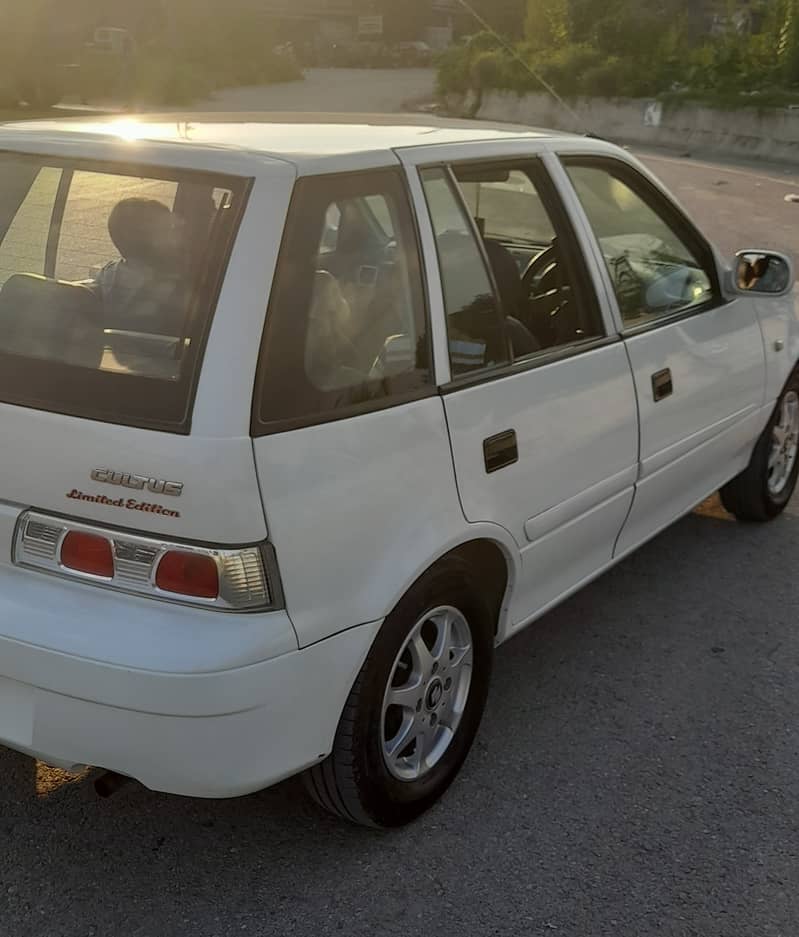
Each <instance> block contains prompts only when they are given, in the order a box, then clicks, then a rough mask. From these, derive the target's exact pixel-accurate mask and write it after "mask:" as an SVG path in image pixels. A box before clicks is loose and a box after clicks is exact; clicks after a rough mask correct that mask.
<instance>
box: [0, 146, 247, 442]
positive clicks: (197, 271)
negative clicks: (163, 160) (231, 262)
mask: <svg viewBox="0 0 799 937" xmlns="http://www.w3.org/2000/svg"><path fill="white" fill-rule="evenodd" d="M245 192H246V182H244V181H242V180H232V179H227V178H225V177H216V176H208V175H205V174H195V173H176V174H172V173H170V172H164V173H162V172H161V171H160V170H133V169H130V170H128V169H126V168H117V167H115V168H113V169H109V168H108V167H107V166H104V167H99V166H90V165H77V164H74V163H59V162H58V161H57V160H52V159H42V158H39V157H28V156H16V155H11V154H3V155H0V401H3V402H6V403H15V404H21V405H23V406H31V407H36V408H38V409H43V410H52V411H55V412H61V413H69V414H74V415H77V416H82V417H87V418H90V419H98V420H105V421H108V422H115V423H125V424H129V425H133V426H143V427H153V428H158V429H166V430H172V431H174V432H187V431H188V428H189V413H190V405H191V400H192V397H193V392H194V387H195V384H196V377H197V369H198V364H199V360H200V355H201V353H202V349H203V343H204V337H205V335H206V333H207V329H208V325H209V320H210V317H211V314H212V312H213V305H214V302H215V299H216V294H217V292H218V288H219V284H220V282H221V274H222V272H223V267H224V263H225V260H226V256H227V253H228V251H229V247H230V244H231V243H232V237H233V234H234V232H235V227H236V224H237V219H238V217H239V214H240V211H241V208H242V205H243V199H244V195H245Z"/></svg>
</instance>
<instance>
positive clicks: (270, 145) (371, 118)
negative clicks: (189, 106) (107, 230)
mask: <svg viewBox="0 0 799 937" xmlns="http://www.w3.org/2000/svg"><path fill="white" fill-rule="evenodd" d="M566 136H568V135H566V134H562V133H556V132H554V131H547V130H538V129H532V128H527V127H522V126H517V125H513V124H498V123H488V122H482V121H468V120H458V119H448V118H440V117H434V116H429V115H419V114H392V115H378V114H300V113H288V112H286V113H256V114H233V113H203V114H178V113H170V114H147V113H145V114H141V115H115V116H111V117H106V116H98V117H96V118H94V117H92V118H86V117H85V116H84V117H80V118H68V119H60V120H46V121H42V120H39V121H26V122H16V123H7V124H2V125H0V149H2V148H3V139H6V140H8V141H12V139H13V148H15V149H18V148H20V146H21V144H23V143H24V141H25V140H28V141H31V140H33V139H36V140H38V141H39V143H40V144H42V143H43V142H44V140H50V141H52V142H53V143H54V144H63V143H65V142H67V141H68V142H70V143H72V144H75V143H77V142H78V141H79V140H81V139H82V140H85V141H87V142H89V141H95V142H96V141H104V142H106V143H109V144H114V143H116V144H119V142H120V141H124V142H125V143H126V144H129V143H131V142H138V143H142V144H150V145H153V144H156V145H157V144H163V145H169V146H177V145H180V146H181V147H183V148H184V149H189V150H194V151H196V150H198V149H199V150H203V149H204V150H217V151H218V150H220V149H222V150H225V151H229V152H230V151H235V152H237V153H239V154H242V153H246V154H252V155H259V156H261V157H271V158H273V159H280V160H282V161H286V162H290V163H293V164H295V165H297V166H298V167H302V166H303V164H307V163H310V162H313V163H318V162H319V161H320V160H337V161H338V162H342V161H343V162H345V163H346V162H352V158H360V160H359V161H360V162H363V161H364V159H363V158H364V157H366V158H367V160H366V161H367V162H375V161H377V162H379V161H380V159H381V158H383V159H385V157H386V156H390V155H391V154H392V151H394V150H397V149H402V148H408V147H422V146H431V145H441V144H451V143H466V142H470V143H479V142H486V143H488V142H494V143H497V142H501V141H503V140H519V139H530V140H539V141H541V140H555V139H558V138H563V137H566ZM572 139H573V138H572ZM59 148H60V147H59ZM37 150H38V147H37ZM370 155H371V157H372V160H369V159H368V157H369V156H370ZM348 158H349V159H348ZM389 161H391V160H389Z"/></svg>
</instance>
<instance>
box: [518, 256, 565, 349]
mask: <svg viewBox="0 0 799 937" xmlns="http://www.w3.org/2000/svg"><path fill="white" fill-rule="evenodd" d="M560 274H561V270H560V263H559V257H558V249H557V246H556V245H555V244H554V243H553V244H551V245H550V246H549V247H547V248H545V249H544V250H542V251H541V253H540V254H539V255H538V256H537V257H534V258H533V259H532V260H531V261H530V263H529V264H528V265H527V269H526V270H525V271H524V273H523V274H522V296H523V300H522V301H523V302H525V303H526V306H527V309H528V315H527V319H528V320H529V328H530V330H531V331H532V332H533V333H534V334H535V335H536V336H538V337H539V339H540V340H542V341H543V343H544V346H545V347H548V346H551V345H558V344H560V343H561V342H563V341H566V340H568V335H566V334H564V332H567V331H568V329H569V324H568V323H567V322H565V321H563V320H564V316H561V315H559V313H560V312H561V310H562V309H563V308H564V307H565V306H567V305H568V299H567V297H568V291H564V290H563V289H562V286H563V282H562V279H561V276H560ZM565 318H566V319H568V318H569V317H568V316H566V317H565ZM525 324H527V322H526V323H525Z"/></svg>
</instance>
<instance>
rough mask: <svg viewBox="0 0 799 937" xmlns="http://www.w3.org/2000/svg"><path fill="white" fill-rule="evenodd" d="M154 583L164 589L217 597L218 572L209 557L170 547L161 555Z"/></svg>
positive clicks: (199, 597)
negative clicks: (170, 548)
mask: <svg viewBox="0 0 799 937" xmlns="http://www.w3.org/2000/svg"><path fill="white" fill-rule="evenodd" d="M155 584H156V585H157V586H158V588H159V589H163V591H164V592H174V593H175V594H176V595H193V596H195V597H196V598H198V599H215V598H217V597H218V596H219V571H218V569H217V565H216V563H215V562H214V560H213V559H212V558H211V557H210V556H202V555H201V554H199V553H183V552H182V551H180V550H170V551H169V553H165V554H164V555H163V556H162V557H161V560H160V562H159V564H158V569H157V570H156V571H155Z"/></svg>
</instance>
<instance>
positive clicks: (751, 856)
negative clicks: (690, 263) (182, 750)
mask: <svg viewBox="0 0 799 937" xmlns="http://www.w3.org/2000/svg"><path fill="white" fill-rule="evenodd" d="M370 81H371V80H370V79H369V76H368V75H367V76H366V78H364V79H363V84H364V85H367V84H369V83H370ZM284 90H287V89H284ZM313 92H314V86H313V85H312V87H311V89H310V91H309V92H308V93H309V94H311V95H312V94H313ZM279 93H280V89H272V90H270V91H268V92H266V93H264V94H263V95H262V96H261V97H260V98H259V97H258V95H257V94H256V93H255V92H247V94H248V95H252V96H253V97H252V100H250V102H249V103H248V104H247V105H246V106H247V107H255V106H258V102H259V101H261V102H263V106H266V107H275V106H276V105H275V103H274V96H275V95H278V96H279ZM288 93H289V94H290V95H291V96H293V97H294V96H297V95H300V92H299V91H297V90H296V89H294V88H293V86H292V88H291V89H290V90H288ZM300 96H301V95H300ZM394 98H395V99H396V95H394ZM326 100H327V99H326ZM315 105H316V102H312V103H311V104H310V105H309V104H308V103H306V104H305V105H299V104H298V103H296V101H294V100H292V103H291V104H290V107H298V106H303V107H304V108H305V109H308V107H309V106H315ZM365 107H366V109H368V108H369V103H367V104H366V105H365ZM339 109H343V108H339ZM647 160H648V162H649V165H650V166H651V167H652V168H653V169H654V170H655V171H656V172H658V173H660V174H661V175H662V176H663V178H664V179H665V180H666V181H667V183H668V184H669V186H670V187H671V188H672V189H673V191H675V193H676V194H677V195H678V196H679V198H680V199H681V200H682V201H683V203H684V204H685V205H686V206H687V207H688V208H690V209H691V210H692V211H693V212H694V213H695V214H696V215H697V217H698V218H699V220H700V222H701V223H702V224H703V225H704V226H705V228H706V229H707V230H708V231H709V232H710V233H711V234H712V235H713V236H714V237H715V238H716V239H717V240H718V242H719V244H720V246H721V247H722V248H723V249H724V250H725V251H727V252H728V253H731V252H733V251H734V249H735V248H737V247H743V246H783V247H785V248H787V249H789V250H790V251H791V252H792V253H793V254H794V256H797V257H799V205H795V204H789V203H786V202H785V200H784V197H785V195H786V194H788V193H789V192H792V191H797V192H799V172H797V173H794V174H792V175H786V174H785V173H784V171H783V170H781V169H779V168H773V167H772V168H769V167H762V166H761V167H750V168H747V167H735V166H716V165H712V164H706V163H698V162H694V161H690V160H686V159H679V158H675V157H672V156H666V155H663V154H653V155H651V156H649V157H647ZM798 561H799V501H795V502H794V504H793V505H792V506H791V508H790V509H789V511H788V513H787V515H786V516H785V517H783V518H782V519H781V520H779V521H778V522H776V523H774V524H773V525H771V526H768V527H761V526H743V525H738V524H736V523H734V522H733V521H731V520H730V519H729V518H728V517H727V516H726V515H724V514H723V512H721V510H720V509H719V508H718V505H717V504H715V503H713V502H711V503H709V504H707V505H705V506H704V508H703V509H702V510H701V511H700V512H697V513H695V514H693V515H691V516H690V517H687V518H685V519H684V520H682V521H680V522H679V523H678V524H676V525H675V526H674V527H673V528H671V529H670V530H668V531H667V532H666V533H664V534H662V535H661V536H660V537H658V538H657V539H656V540H655V541H653V542H652V543H650V544H649V545H648V546H647V547H645V548H644V549H643V550H641V551H640V552H639V553H638V554H636V555H635V556H633V557H631V558H630V559H628V560H626V561H625V562H624V563H622V564H621V565H620V566H619V567H617V568H616V569H615V570H613V571H612V572H611V573H609V574H607V575H606V576H604V577H603V578H602V579H601V580H599V581H597V582H596V583H594V584H593V585H592V586H590V587H589V588H587V589H586V590H584V591H583V592H582V593H580V594H579V595H577V596H575V597H574V598H572V599H571V600H570V601H568V602H567V603H566V604H565V605H563V606H562V607H560V608H559V609H557V610H556V611H554V612H552V613H550V614H549V615H547V616H546V618H545V619H543V620H542V621H541V622H540V623H539V624H538V625H537V626H536V627H534V628H533V629H532V630H528V631H527V632H526V633H524V634H522V635H521V636H519V637H518V638H516V639H515V640H514V641H512V642H511V643H510V644H509V645H507V646H506V647H504V648H503V649H502V650H501V651H500V652H499V654H498V659H497V666H496V673H495V678H494V684H493V691H492V694H491V697H490V701H489V706H488V711H487V714H486V717H485V721H484V724H483V727H482V730H481V732H480V735H479V738H478V741H477V744H476V747H475V749H474V750H473V753H472V755H471V757H470V758H469V760H468V762H467V764H466V766H465V769H464V771H463V773H462V775H461V777H460V778H459V780H458V781H457V782H456V784H455V785H454V787H453V788H452V790H451V792H450V793H449V794H448V796H447V797H446V798H445V799H444V801H443V802H442V803H441V804H440V805H439V806H438V807H437V808H436V809H434V810H433V811H432V812H431V813H430V814H429V815H427V816H426V817H424V818H423V819H422V820H421V821H419V822H418V823H417V824H415V825H414V826H413V827H411V828H410V829H407V830H404V831H401V832H396V833H392V834H375V833H370V832H367V831H363V830H360V829H356V828H351V827H349V826H346V825H344V824H342V823H338V822H336V821H334V820H331V819H328V818H327V817H325V816H324V815H322V814H320V813H319V812H318V811H317V810H316V809H315V808H314V807H313V806H311V805H310V804H309V803H307V802H306V800H305V799H304V795H303V793H302V791H301V789H300V786H299V785H298V783H297V782H294V781H290V782H287V783H285V784H283V785H281V786H280V787H278V788H276V789H273V790H270V791H267V792H264V793H261V794H258V795H255V796H252V797H248V798H246V799H243V800H237V801H226V802H205V801H199V800H184V799H180V798H175V797H167V796H163V795H158V794H153V793H149V792H147V791H145V790H143V789H142V788H140V787H136V786H133V787H131V788H127V789H125V790H123V791H122V792H121V793H119V794H118V795H117V796H116V797H114V798H112V799H111V800H109V801H98V800H97V799H96V798H95V796H94V793H93V790H92V787H91V783H90V778H91V776H89V777H80V778H69V777H67V776H66V775H64V774H62V773H61V772H58V771H53V770H50V769H46V768H44V767H43V766H37V765H35V764H34V763H33V762H32V761H31V760H29V759H27V758H24V757H22V756H20V755H17V754H14V753H11V752H3V751H1V750H0V775H2V777H3V783H2V784H0V937H59V935H63V937H82V935H98V937H99V935H109V937H184V935H185V937H222V935H233V934H237V935H240V934H257V935H276V937H285V935H303V937H306V935H307V937H326V935H328V934H337V933H341V934H343V935H346V937H356V935H358V937H360V935H364V937H366V935H374V937H389V935H402V937H416V935H425V937H433V935H435V937H467V935H468V937H471V935H476V937H478V935H479V937H489V935H503V937H504V935H508V937H510V935H514V937H515V935H525V937H527V935H547V937H549V935H554V937H603V935H608V937H650V935H651V937H672V935H673V937H689V935H690V937H795V934H796V933H797V926H798V925H799V888H797V882H798V881H799V830H798V829H797V826H798V825H799V735H798V734H797V722H798V721H799V623H798V621H797V619H798V618H799V587H797V581H796V580H797V566H798V565H799V563H798ZM287 731H290V726H287ZM165 757H168V753H165ZM208 757H209V758H213V757H214V752H213V749H210V750H209V752H208Z"/></svg>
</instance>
